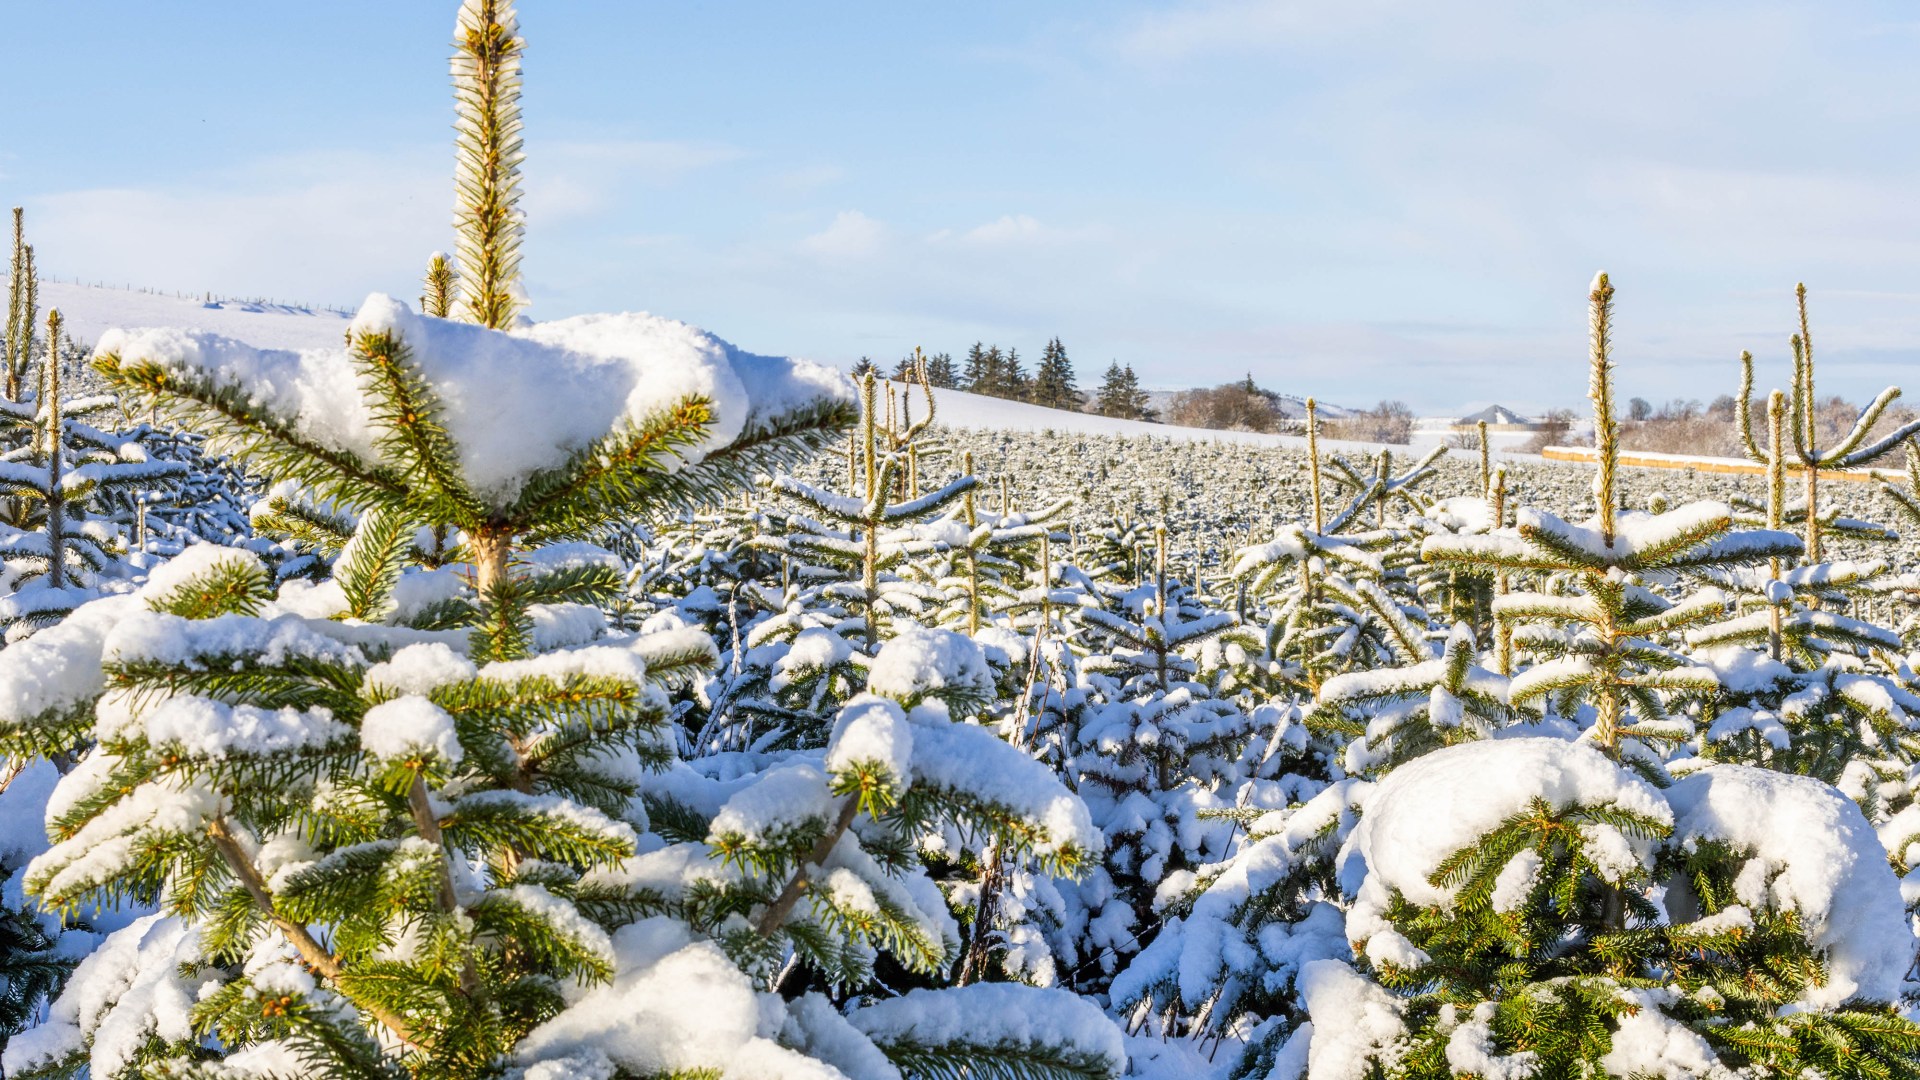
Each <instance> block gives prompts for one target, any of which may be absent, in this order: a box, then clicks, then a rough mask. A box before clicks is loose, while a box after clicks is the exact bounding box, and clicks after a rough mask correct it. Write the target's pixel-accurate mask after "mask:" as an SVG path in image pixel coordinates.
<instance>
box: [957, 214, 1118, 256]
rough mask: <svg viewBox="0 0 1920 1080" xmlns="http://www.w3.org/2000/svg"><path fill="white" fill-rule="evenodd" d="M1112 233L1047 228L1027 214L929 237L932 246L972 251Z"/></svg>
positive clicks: (1091, 227) (1098, 229)
mask: <svg viewBox="0 0 1920 1080" xmlns="http://www.w3.org/2000/svg"><path fill="white" fill-rule="evenodd" d="M1110 236H1111V230H1109V229H1107V228H1105V227H1104V226H1100V225H1086V226H1081V227H1078V228H1057V227H1055V226H1051V225H1044V224H1042V223H1041V222H1040V221H1039V220H1038V219H1036V218H1034V217H1032V216H1031V215H1028V214H1006V215H1003V216H1001V217H999V218H996V219H995V220H993V221H989V222H987V223H986V224H984V225H976V226H974V227H973V228H971V229H967V230H965V231H963V232H956V231H954V230H952V229H941V230H939V231H937V232H934V233H932V234H930V235H928V237H927V242H928V243H931V244H957V245H959V246H962V247H973V248H1015V247H1038V246H1052V245H1058V244H1072V243H1079V242H1082V241H1089V240H1104V239H1107V238H1109V237H1110Z"/></svg>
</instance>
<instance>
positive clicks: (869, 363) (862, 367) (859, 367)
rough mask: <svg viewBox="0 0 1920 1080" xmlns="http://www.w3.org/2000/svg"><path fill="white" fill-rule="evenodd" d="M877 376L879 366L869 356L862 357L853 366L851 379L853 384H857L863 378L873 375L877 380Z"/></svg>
mask: <svg viewBox="0 0 1920 1080" xmlns="http://www.w3.org/2000/svg"><path fill="white" fill-rule="evenodd" d="M879 374H880V366H879V365H878V364H875V363H874V362H873V357H871V356H863V357H861V358H860V361H859V363H856V364H854V365H853V379H854V381H855V382H859V381H860V379H861V378H862V377H863V376H866V375H873V376H875V377H876V378H877V377H878V376H879Z"/></svg>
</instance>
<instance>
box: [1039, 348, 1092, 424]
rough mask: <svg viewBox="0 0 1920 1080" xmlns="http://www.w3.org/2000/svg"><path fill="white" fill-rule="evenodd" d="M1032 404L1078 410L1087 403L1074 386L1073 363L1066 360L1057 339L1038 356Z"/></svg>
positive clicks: (1065, 350)
mask: <svg viewBox="0 0 1920 1080" xmlns="http://www.w3.org/2000/svg"><path fill="white" fill-rule="evenodd" d="M1033 402H1034V404H1036V405H1045V406H1047V407H1048V408H1050V409H1078V408H1080V407H1081V406H1082V405H1085V404H1086V402H1087V397H1086V395H1085V394H1082V393H1081V392H1080V389H1079V387H1077V386H1075V385H1074V377H1073V361H1071V360H1069V359H1067V347H1066V346H1065V345H1062V344H1060V339H1059V338H1054V339H1053V340H1052V341H1049V342H1047V347H1046V349H1045V350H1044V351H1042V352H1041V354H1040V367H1039V370H1037V371H1036V372H1034V376H1033Z"/></svg>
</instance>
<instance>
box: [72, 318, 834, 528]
mask: <svg viewBox="0 0 1920 1080" xmlns="http://www.w3.org/2000/svg"><path fill="white" fill-rule="evenodd" d="M367 334H392V335H393V336H394V337H395V338H397V339H398V340H399V341H400V342H401V343H402V344H403V345H404V346H405V348H406V351H407V359H408V360H409V361H410V362H411V364H412V365H413V367H414V368H415V369H417V370H418V372H419V374H420V376H421V378H422V379H424V381H425V382H426V384H427V387H428V388H429V389H430V390H431V391H432V392H433V393H434V394H435V395H436V396H437V397H438V398H439V405H440V408H441V417H440V422H441V425H442V426H443V427H444V428H445V431H446V434H447V435H448V436H450V437H451V438H452V440H453V442H454V444H455V447H456V453H457V457H458V462H459V465H460V469H461V472H462V473H463V474H464V478H465V480H466V482H467V485H468V486H469V487H470V488H471V490H472V491H473V493H474V494H475V495H476V496H478V497H480V498H481V499H483V500H485V501H486V502H488V503H489V504H491V505H493V506H495V507H496V508H499V507H504V506H506V505H507V504H509V503H511V502H512V500H513V499H514V498H515V497H516V496H517V495H518V494H519V493H520V491H521V490H522V488H523V487H524V486H525V485H526V483H527V480H528V478H529V477H531V476H533V475H535V474H537V473H540V472H543V471H546V470H552V469H557V468H560V467H562V466H564V465H566V464H567V463H568V461H569V459H570V458H571V457H572V456H573V455H574V454H576V453H578V452H580V451H582V450H584V449H586V448H587V447H588V446H590V445H591V444H592V443H593V442H594V441H595V440H597V439H600V438H602V437H604V436H606V435H608V434H609V433H611V432H615V431H618V430H620V429H621V428H623V427H637V426H640V425H644V424H645V423H646V422H648V421H649V420H650V419H654V418H656V417H658V416H659V415H660V414H662V413H665V412H666V411H668V410H670V409H672V408H674V407H675V406H676V405H677V404H679V403H680V402H682V401H684V400H686V399H688V398H690V397H692V398H699V399H702V400H703V401H705V402H706V404H707V407H708V410H709V411H710V413H711V419H710V421H709V423H708V426H707V428H706V430H705V432H704V434H703V437H702V438H700V439H699V441H697V442H696V443H694V444H692V445H689V446H686V447H684V448H682V449H681V451H680V452H681V454H682V455H683V456H684V457H685V458H686V459H687V460H689V461H699V460H701V459H702V458H703V457H704V456H705V455H706V454H707V453H709V452H711V451H712V450H714V449H717V448H719V447H722V446H725V445H727V444H729V443H731V442H733V441H734V440H736V439H738V438H739V437H740V436H741V435H742V434H744V433H746V432H748V431H750V430H752V429H754V428H756V427H761V426H765V425H767V424H770V423H775V422H778V421H779V420H780V419H782V418H784V417H787V416H790V415H792V414H794V413H796V412H800V411H803V410H806V409H808V408H810V407H818V406H820V405H821V404H823V403H834V402H839V403H846V404H850V403H851V402H852V399H853V394H852V387H851V386H850V385H849V384H848V383H847V380H846V378H845V376H843V375H842V374H840V373H839V372H838V371H835V370H833V369H831V368H828V367H825V366H823V365H820V364H815V363H811V362H808V361H805V360H792V359H786V358H779V357H769V356H756V355H754V354H751V353H747V352H743V351H741V350H739V349H737V348H735V347H734V346H732V345H730V344H728V343H727V342H725V341H722V340H721V339H719V338H717V337H715V336H713V335H712V334H709V333H707V332H706V331H703V330H700V329H698V328H696V327H693V326H689V325H687V324H686V323H682V322H677V321H675V320H672V319H665V318H660V317H657V316H653V315H647V314H644V313H638V312H630V313H626V314H619V315H582V316H576V317H574V318H570V319H562V320H558V321H555V322H550V323H537V324H534V325H532V326H527V327H521V328H517V329H515V330H512V331H506V332H502V331H496V330H489V329H487V328H485V327H481V326H476V325H472V324H468V323H459V322H453V321H450V320H446V319H436V318H433V317H431V316H426V315H420V314H417V313H415V312H413V311H411V310H409V309H408V308H407V306H406V305H405V304H403V303H402V302H400V301H398V300H396V299H394V298H392V297H390V296H383V295H379V294H375V295H373V296H370V297H368V298H367V301H366V303H365V304H364V305H362V306H361V309H360V312H359V314H358V316H356V317H355V319H354V321H353V323H352V324H351V326H350V327H349V329H348V337H349V339H350V340H353V339H357V338H359V337H360V336H361V335H367ZM95 355H96V356H98V357H103V358H104V357H113V358H117V359H116V361H115V363H116V365H117V366H118V367H120V368H122V369H125V368H130V367H132V366H134V365H141V364H150V365H154V366H157V367H158V368H160V369H162V370H163V371H165V372H168V373H171V374H174V375H176V376H185V377H191V378H196V379H206V380H209V381H211V383H212V384H213V385H214V386H215V387H236V386H243V387H244V388H245V390H246V394H247V397H248V399H249V400H250V402H251V403H252V404H254V405H255V406H256V407H259V408H261V409H264V410H266V411H268V412H270V413H272V414H274V415H277V416H280V417H284V418H286V419H287V420H288V421H289V423H290V424H291V427H292V434H294V435H296V436H298V437H301V438H303V439H304V440H306V441H310V442H312V443H314V444H316V445H317V446H320V447H322V448H325V449H328V450H333V451H339V452H344V453H347V454H351V455H353V456H354V457H355V458H358V459H360V460H361V461H363V462H366V463H368V464H384V465H389V466H399V465H401V464H403V463H402V462H398V461H394V460H391V455H390V454H388V453H386V452H384V451H385V448H384V447H382V445H381V436H382V428H383V424H382V417H381V416H380V415H379V409H380V402H378V400H377V399H376V398H374V397H373V395H370V394H369V393H368V386H367V380H366V378H365V375H364V374H363V371H362V365H363V361H362V360H361V359H360V358H359V357H358V356H356V352H355V350H354V349H352V348H350V347H347V346H342V347H339V348H328V349H302V350H299V351H289V350H283V349H257V348H254V347H253V346H250V345H247V344H244V343H242V342H239V341H235V340H233V339H231V338H226V337H221V336H219V335H216V334H210V333H206V332H204V331H192V330H180V329H176V328H158V329H144V330H113V331H109V332H107V333H106V334H105V335H103V336H102V337H101V339H100V342H99V344H98V347H97V348H96V350H95Z"/></svg>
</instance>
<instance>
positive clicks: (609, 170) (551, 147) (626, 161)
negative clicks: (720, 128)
mask: <svg viewBox="0 0 1920 1080" xmlns="http://www.w3.org/2000/svg"><path fill="white" fill-rule="evenodd" d="M527 156H528V160H529V161H532V162H538V167H536V168H530V169H529V170H527V173H526V180H525V184H526V206H527V212H528V214H529V216H531V217H538V218H541V219H545V220H547V221H553V222H559V221H568V220H572V219H576V218H583V217H593V216H597V215H599V214H602V213H603V212H605V211H606V210H607V209H608V208H609V207H610V206H612V205H614V204H615V203H616V202H618V201H619V199H620V196H621V194H622V192H624V191H625V190H627V189H629V188H631V187H634V186H637V185H644V186H648V187H656V188H658V187H670V186H672V185H675V184H679V183H681V182H682V181H684V180H686V179H687V178H688V177H690V176H693V175H695V174H697V173H703V172H706V171H709V170H711V169H714V168H716V167H718V166H722V165H727V164H731V163H733V162H736V161H740V160H742V159H743V158H746V157H747V156H748V155H747V153H746V152H745V151H743V150H741V149H740V148H738V147H734V146H729V145H727V144H725V143H715V142H680V141H672V140H647V139H609V140H599V141H586V142H581V141H573V142H551V143H540V142H530V143H529V144H528V148H527Z"/></svg>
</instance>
